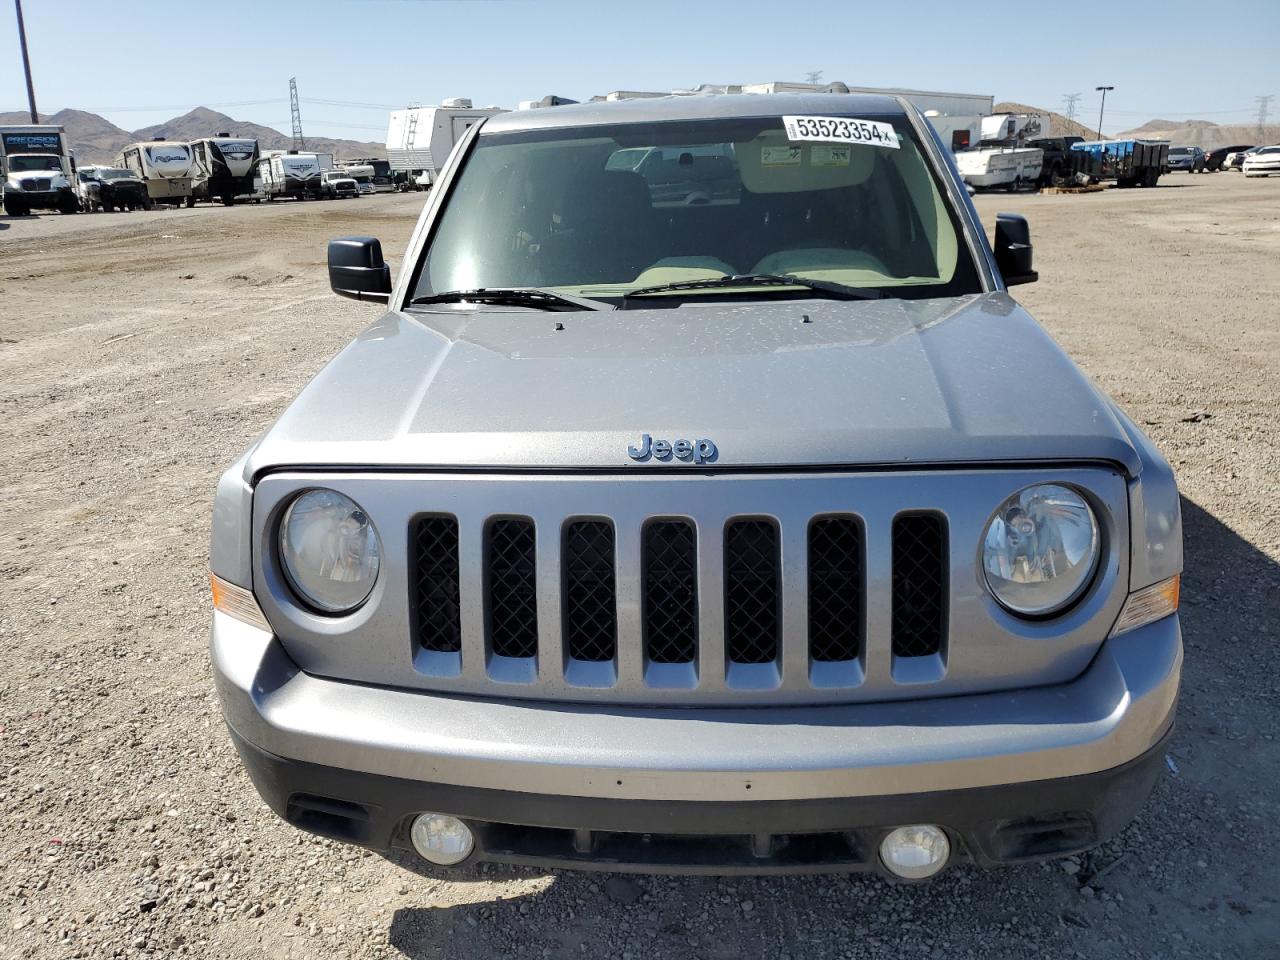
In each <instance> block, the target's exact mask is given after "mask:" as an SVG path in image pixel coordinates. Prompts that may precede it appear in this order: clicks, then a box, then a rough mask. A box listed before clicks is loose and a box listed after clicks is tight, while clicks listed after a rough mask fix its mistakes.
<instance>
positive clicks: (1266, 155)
mask: <svg viewBox="0 0 1280 960" xmlns="http://www.w3.org/2000/svg"><path fill="white" fill-rule="evenodd" d="M1241 169H1242V170H1244V175H1245V176H1246V177H1269V176H1271V174H1273V173H1280V146H1275V147H1258V148H1257V150H1255V151H1254V152H1252V153H1250V154H1249V155H1248V156H1246V157H1245V158H1244V163H1243V164H1242V165H1241Z"/></svg>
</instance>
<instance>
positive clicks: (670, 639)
mask: <svg viewBox="0 0 1280 960" xmlns="http://www.w3.org/2000/svg"><path fill="white" fill-rule="evenodd" d="M641 549H642V556H643V558H644V643H645V653H646V654H647V656H648V658H649V660H650V661H652V662H653V663H692V662H693V660H694V658H695V656H696V655H697V648H698V558H697V540H696V536H695V534H694V530H693V524H692V523H690V522H689V521H688V520H657V521H654V522H653V523H650V524H649V525H648V526H646V527H645V528H644V542H643V544H642V547H641Z"/></svg>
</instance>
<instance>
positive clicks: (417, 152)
mask: <svg viewBox="0 0 1280 960" xmlns="http://www.w3.org/2000/svg"><path fill="white" fill-rule="evenodd" d="M506 112H507V111H506V110H503V109H502V108H501V107H478V108H477V107H473V106H472V105H471V101H470V100H466V99H462V98H459V99H455V100H446V101H444V103H442V104H441V105H440V106H438V107H409V108H408V109H406V110H393V111H391V121H390V123H389V124H388V125H387V160H388V162H389V163H390V165H391V169H392V170H403V171H405V172H406V173H407V174H408V179H409V187H410V189H413V190H425V189H427V188H428V187H430V186H431V185H432V184H433V183H435V182H436V177H437V175H438V173H439V170H440V168H441V167H443V166H444V162H445V160H447V159H448V157H449V154H450V153H451V152H452V151H453V146H454V144H455V143H457V142H458V141H459V140H460V139H462V135H463V134H464V133H466V132H467V131H468V130H469V129H471V128H472V127H474V126H475V125H476V124H477V123H479V122H480V121H482V120H484V119H486V118H487V117H492V116H494V115H495V114H499V113H506Z"/></svg>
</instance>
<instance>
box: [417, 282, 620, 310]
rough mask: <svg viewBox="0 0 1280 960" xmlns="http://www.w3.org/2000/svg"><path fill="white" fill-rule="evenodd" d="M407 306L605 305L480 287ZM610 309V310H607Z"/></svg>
mask: <svg viewBox="0 0 1280 960" xmlns="http://www.w3.org/2000/svg"><path fill="white" fill-rule="evenodd" d="M409 303H410V305H415V304H422V303H492V304H497V305H500V306H504V307H532V308H533V309H535V310H603V309H605V306H606V305H605V304H603V303H601V302H600V301H599V300H588V299H587V298H586V297H573V296H570V295H568V294H565V293H552V292H551V291H550V290H539V289H538V288H537V287H480V288H478V289H476V290H449V291H446V292H445V293H433V294H431V295H430V296H426V297H415V298H414V299H413V300H411V301H409ZM610 309H612V308H610Z"/></svg>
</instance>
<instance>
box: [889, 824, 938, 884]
mask: <svg viewBox="0 0 1280 960" xmlns="http://www.w3.org/2000/svg"><path fill="white" fill-rule="evenodd" d="M950 856H951V842H950V841H949V840H947V835H946V834H945V833H944V832H943V831H942V828H941V827H935V826H932V825H931V824H927V823H918V824H915V825H913V826H910V827H898V829H897V830H894V831H893V832H892V833H890V834H889V835H888V836H887V837H885V838H884V840H882V841H881V842H880V860H881V861H882V862H883V863H884V865H885V867H886V868H887V869H888V870H889V872H890V873H892V874H894V875H895V876H898V877H902V878H903V879H904V880H923V879H925V878H926V877H932V876H933V875H934V874H935V873H937V872H938V871H939V870H941V869H942V868H943V867H945V866H946V865H947V858H948V857H950Z"/></svg>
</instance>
